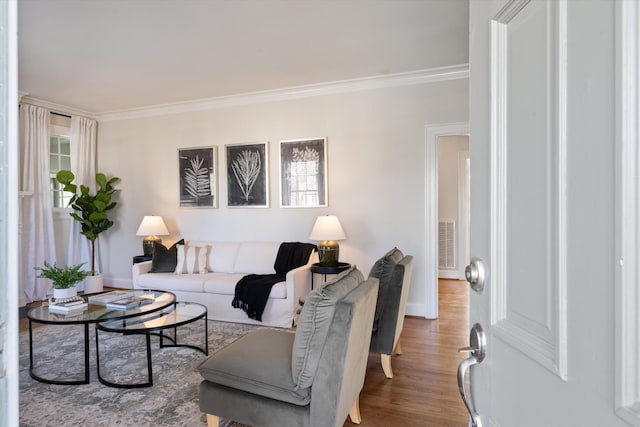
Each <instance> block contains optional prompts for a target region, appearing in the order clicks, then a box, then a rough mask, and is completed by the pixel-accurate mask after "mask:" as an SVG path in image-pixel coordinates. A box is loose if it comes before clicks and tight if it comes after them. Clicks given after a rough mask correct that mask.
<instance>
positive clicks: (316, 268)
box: [311, 262, 351, 290]
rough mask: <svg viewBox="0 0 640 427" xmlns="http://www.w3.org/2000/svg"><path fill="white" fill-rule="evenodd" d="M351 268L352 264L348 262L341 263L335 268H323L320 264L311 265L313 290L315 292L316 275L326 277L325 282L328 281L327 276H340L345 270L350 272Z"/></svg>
mask: <svg viewBox="0 0 640 427" xmlns="http://www.w3.org/2000/svg"><path fill="white" fill-rule="evenodd" d="M350 267H351V264H349V263H348V262H339V263H338V265H337V266H333V267H323V266H321V265H320V263H318V262H316V263H315V264H311V290H313V277H314V275H316V274H322V275H324V282H325V283H326V281H327V274H338V273H341V272H343V271H345V270H348V269H349V268H350Z"/></svg>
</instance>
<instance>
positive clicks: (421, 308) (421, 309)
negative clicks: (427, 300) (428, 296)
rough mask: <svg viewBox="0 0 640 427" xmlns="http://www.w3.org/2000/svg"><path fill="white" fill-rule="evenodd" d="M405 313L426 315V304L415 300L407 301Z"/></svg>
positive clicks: (418, 315)
mask: <svg viewBox="0 0 640 427" xmlns="http://www.w3.org/2000/svg"><path fill="white" fill-rule="evenodd" d="M404 314H405V315H407V316H417V317H426V315H427V306H426V304H418V303H415V302H408V303H407V308H406V309H405V313H404Z"/></svg>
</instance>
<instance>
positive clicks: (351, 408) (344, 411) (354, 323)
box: [200, 267, 378, 427]
mask: <svg viewBox="0 0 640 427" xmlns="http://www.w3.org/2000/svg"><path fill="white" fill-rule="evenodd" d="M377 294H378V279H375V278H370V279H368V280H366V281H365V280H364V277H363V275H362V273H360V271H358V270H357V269H355V268H353V267H352V268H351V269H350V270H347V271H345V272H343V273H341V274H340V275H338V276H337V277H336V278H335V279H334V280H332V281H331V282H329V283H327V284H326V285H325V286H324V287H322V288H320V289H316V290H314V291H312V292H311V293H310V294H309V295H308V296H307V299H306V301H305V304H304V307H303V309H302V313H301V314H300V319H299V322H298V326H297V329H296V332H295V334H294V333H292V332H289V331H284V330H272V329H261V330H257V331H253V332H250V333H249V334H247V335H245V336H243V337H242V338H240V339H238V340H236V341H235V342H233V343H232V344H230V345H228V346H227V347H225V348H223V349H222V350H220V351H218V352H217V353H215V354H214V355H212V356H211V357H209V358H208V359H207V360H205V361H204V362H203V363H202V364H201V365H200V373H201V374H202V376H203V377H204V381H202V383H200V410H201V411H203V412H205V413H206V414H207V423H208V425H209V427H212V426H218V425H219V421H220V420H219V417H223V418H228V419H232V420H234V421H237V422H241V423H245V424H250V425H252V426H256V427H262V426H273V427H287V426H291V427H300V426H313V427H325V426H326V427H336V426H342V425H343V424H344V421H345V420H346V418H347V415H350V416H351V420H352V421H353V422H356V423H359V422H360V411H359V406H358V405H359V401H358V396H359V394H360V391H361V390H362V386H363V384H364V376H365V371H366V366H367V358H368V354H369V351H368V350H369V341H370V339H371V328H372V324H373V317H374V313H375V307H376V300H377Z"/></svg>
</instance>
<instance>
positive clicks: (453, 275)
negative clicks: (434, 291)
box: [438, 270, 460, 280]
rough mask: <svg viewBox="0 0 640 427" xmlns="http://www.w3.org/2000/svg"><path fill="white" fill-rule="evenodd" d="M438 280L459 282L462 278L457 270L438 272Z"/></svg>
mask: <svg viewBox="0 0 640 427" xmlns="http://www.w3.org/2000/svg"><path fill="white" fill-rule="evenodd" d="M438 279H453V280H459V279H460V276H458V271H457V270H438Z"/></svg>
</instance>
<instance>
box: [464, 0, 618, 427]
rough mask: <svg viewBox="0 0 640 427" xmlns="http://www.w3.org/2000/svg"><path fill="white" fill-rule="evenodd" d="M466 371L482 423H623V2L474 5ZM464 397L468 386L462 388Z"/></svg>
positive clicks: (504, 426) (475, 0)
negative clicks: (481, 277)
mask: <svg viewBox="0 0 640 427" xmlns="http://www.w3.org/2000/svg"><path fill="white" fill-rule="evenodd" d="M470 3H471V4H470V151H471V255H472V257H479V258H481V259H482V260H483V262H484V267H485V269H486V270H485V273H486V274H485V278H486V280H485V287H484V290H483V291H482V293H478V292H474V291H471V298H470V302H471V309H470V322H471V324H475V323H479V324H480V325H481V326H482V328H483V330H484V334H485V337H486V357H485V358H484V360H483V361H482V362H481V363H478V364H475V365H473V366H470V367H468V366H465V367H468V371H470V383H471V387H470V388H471V404H470V407H471V410H473V411H475V412H477V414H479V417H478V418H476V419H475V421H478V424H481V425H482V426H484V427H487V426H501V427H520V426H536V427H540V426H545V427H547V426H561V427H571V426H581V427H582V426H603V427H605V426H606V427H611V426H623V425H627V424H626V423H625V422H624V421H623V420H622V419H621V418H620V417H618V416H617V415H616V407H615V406H616V405H615V401H616V398H615V391H614V390H615V387H614V382H615V380H614V378H615V367H616V357H615V354H616V350H615V346H616V345H615V342H616V339H615V332H616V326H615V323H616V313H615V311H614V305H615V295H614V294H615V292H614V289H615V286H614V282H615V267H614V264H615V263H614V245H615V236H614V235H615V232H614V224H615V214H616V212H615V197H614V194H615V188H616V187H615V186H616V182H615V176H616V171H615V170H614V163H615V144H614V140H615V129H616V128H615V121H614V117H615V116H614V105H615V85H614V83H615V67H614V52H615V39H614V33H615V31H614V30H615V28H614V22H615V13H614V11H615V7H616V5H615V3H616V2H613V1H609V0H590V1H583V0H553V1H545V0H533V1H530V2H529V1H479V0H471V2H470ZM467 392H469V390H467Z"/></svg>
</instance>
